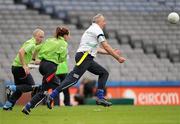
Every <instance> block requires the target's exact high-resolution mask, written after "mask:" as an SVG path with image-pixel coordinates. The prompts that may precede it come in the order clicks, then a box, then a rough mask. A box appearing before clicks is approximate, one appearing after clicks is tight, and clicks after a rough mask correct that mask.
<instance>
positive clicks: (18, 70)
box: [11, 66, 35, 85]
mask: <svg viewBox="0 0 180 124" xmlns="http://www.w3.org/2000/svg"><path fill="white" fill-rule="evenodd" d="M11 70H12V74H13V76H14V83H15V85H21V84H28V85H34V84H35V83H34V79H33V77H32V75H31V74H28V75H26V73H25V71H24V69H23V68H22V67H16V66H12V68H11Z"/></svg>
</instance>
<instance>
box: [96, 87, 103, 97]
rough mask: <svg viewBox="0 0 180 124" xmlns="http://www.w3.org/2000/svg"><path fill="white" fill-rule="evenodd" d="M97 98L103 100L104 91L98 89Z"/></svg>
mask: <svg viewBox="0 0 180 124" xmlns="http://www.w3.org/2000/svg"><path fill="white" fill-rule="evenodd" d="M97 97H98V98H99V99H103V98H104V90H102V89H98V90H97Z"/></svg>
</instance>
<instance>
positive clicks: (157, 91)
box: [0, 81, 180, 105]
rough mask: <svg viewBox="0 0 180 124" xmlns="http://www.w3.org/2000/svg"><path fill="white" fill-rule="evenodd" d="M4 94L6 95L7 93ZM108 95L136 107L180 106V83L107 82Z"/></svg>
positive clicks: (23, 100)
mask: <svg viewBox="0 0 180 124" xmlns="http://www.w3.org/2000/svg"><path fill="white" fill-rule="evenodd" d="M2 84H3V83H1V85H2ZM78 86H79V83H78V84H76V85H75V86H73V87H71V88H70V93H71V94H76V93H77V89H78ZM0 87H2V86H0ZM3 87H5V86H3ZM1 91H2V90H1ZM3 92H4V93H5V91H3ZM107 93H108V94H107V96H108V98H110V99H112V100H118V99H119V100H122V99H124V100H126V99H131V100H132V99H133V101H134V105H180V81H132V82H128V81H119V82H107ZM1 95H4V96H3V97H2V96H1V98H0V99H2V100H3V101H4V99H5V98H4V97H5V94H2V93H1ZM30 96H31V95H30V93H25V94H24V95H23V96H22V97H21V98H20V99H19V100H18V102H17V103H18V104H25V103H27V102H28V101H29V100H30V98H31V97H30ZM92 101H93V99H92V100H89V101H87V103H89V104H91V102H92ZM131 102H132V101H130V102H129V103H127V104H130V103H131ZM116 103H122V104H123V102H122V101H121V102H120V101H119V102H117V101H116V102H115V104H116Z"/></svg>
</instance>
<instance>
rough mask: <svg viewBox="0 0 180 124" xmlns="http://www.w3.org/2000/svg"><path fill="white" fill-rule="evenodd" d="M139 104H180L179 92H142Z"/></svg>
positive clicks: (139, 96) (139, 95)
mask: <svg viewBox="0 0 180 124" xmlns="http://www.w3.org/2000/svg"><path fill="white" fill-rule="evenodd" d="M138 104H142V105H173V104H174V105H176V104H179V96H178V94H177V93H175V92H172V93H165V92H164V93H140V94H138Z"/></svg>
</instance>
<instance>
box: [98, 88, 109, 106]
mask: <svg viewBox="0 0 180 124" xmlns="http://www.w3.org/2000/svg"><path fill="white" fill-rule="evenodd" d="M96 104H97V105H102V106H104V107H109V106H111V105H112V103H111V102H108V101H107V100H106V99H105V98H104V90H102V89H98V91H97V99H96Z"/></svg>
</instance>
